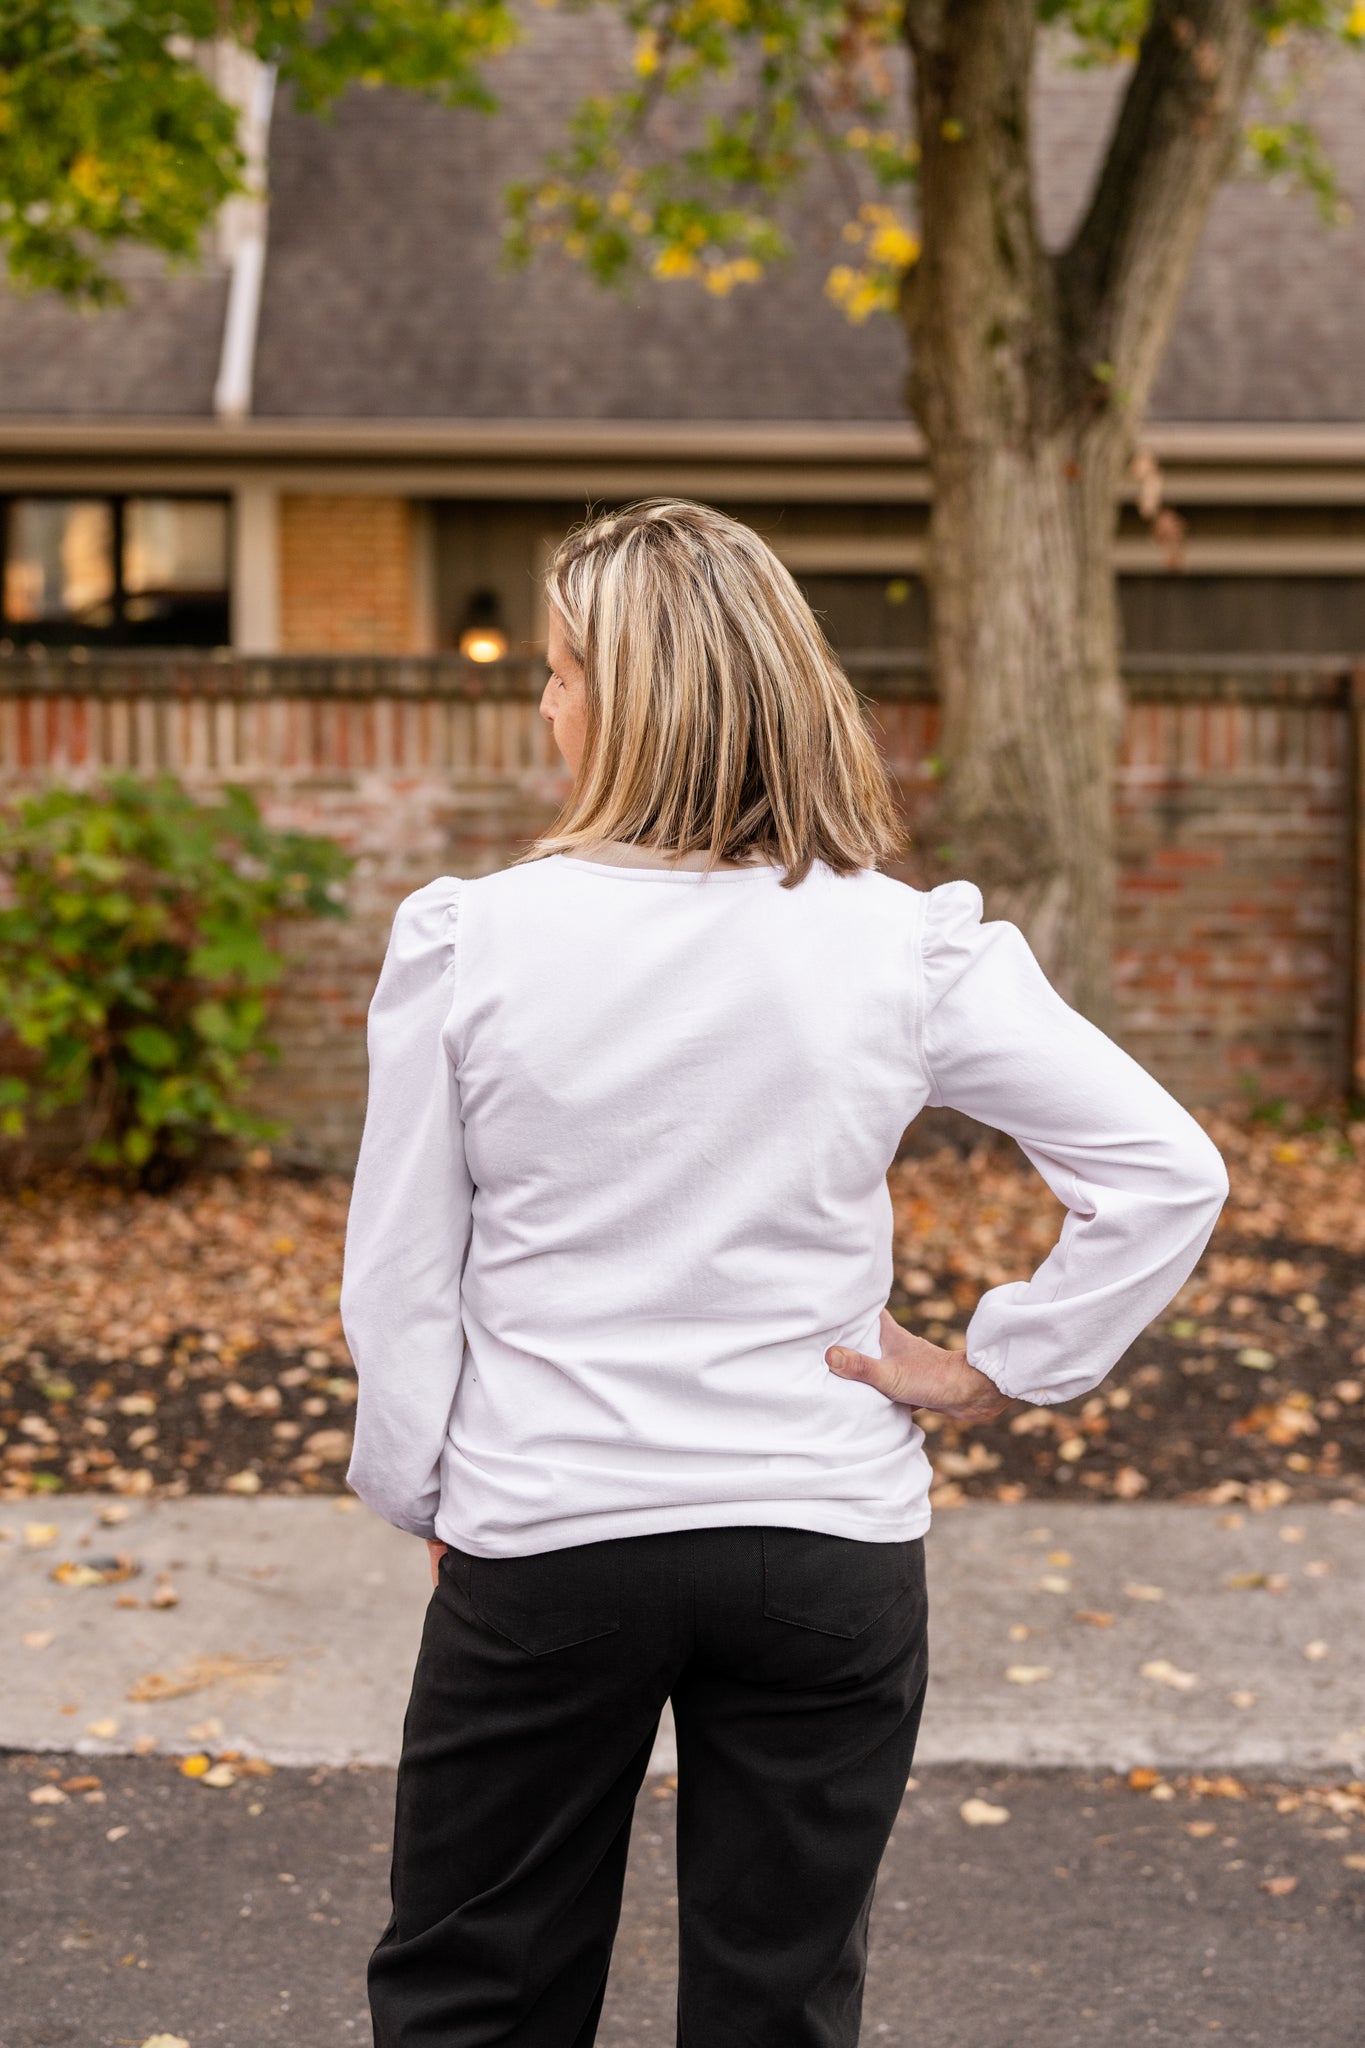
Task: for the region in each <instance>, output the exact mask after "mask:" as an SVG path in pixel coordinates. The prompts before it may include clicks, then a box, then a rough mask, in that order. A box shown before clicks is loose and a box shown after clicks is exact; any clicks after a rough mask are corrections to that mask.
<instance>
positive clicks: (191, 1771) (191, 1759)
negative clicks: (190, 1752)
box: [180, 1751, 212, 1778]
mask: <svg viewBox="0 0 1365 2048" xmlns="http://www.w3.org/2000/svg"><path fill="white" fill-rule="evenodd" d="M211 1766H212V1759H211V1758H209V1757H206V1756H205V1755H204V1754H203V1753H202V1751H201V1752H200V1753H199V1754H198V1755H197V1756H185V1757H182V1758H181V1759H180V1772H181V1776H182V1777H186V1778H202V1777H204V1776H205V1774H206V1773H207V1772H208V1771H209V1769H210V1768H211Z"/></svg>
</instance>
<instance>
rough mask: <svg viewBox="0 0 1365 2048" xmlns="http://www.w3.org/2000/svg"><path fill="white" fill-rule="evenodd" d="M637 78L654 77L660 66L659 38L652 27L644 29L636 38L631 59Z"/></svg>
mask: <svg viewBox="0 0 1365 2048" xmlns="http://www.w3.org/2000/svg"><path fill="white" fill-rule="evenodd" d="M631 66H632V69H633V70H634V72H635V75H636V77H637V78H652V77H653V75H654V73H655V72H656V71H657V70H658V68H659V38H658V35H657V34H656V32H655V31H654V30H653V29H652V28H647V29H643V30H642V31H641V33H640V35H639V37H638V38H637V39H636V44H635V55H634V57H633V58H632V60H631Z"/></svg>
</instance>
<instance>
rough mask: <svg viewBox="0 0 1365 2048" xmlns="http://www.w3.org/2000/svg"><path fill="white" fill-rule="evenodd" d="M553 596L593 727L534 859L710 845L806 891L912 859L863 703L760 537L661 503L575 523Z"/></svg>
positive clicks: (554, 571) (712, 516)
mask: <svg viewBox="0 0 1365 2048" xmlns="http://www.w3.org/2000/svg"><path fill="white" fill-rule="evenodd" d="M545 590H546V595H547V597H548V599H549V601H550V603H551V605H552V606H553V607H554V609H555V611H556V612H557V613H558V615H559V619H560V621H561V623H562V627H563V631H564V636H565V639H566V640H567V642H568V645H569V647H570V650H571V652H572V653H573V656H574V658H575V660H576V661H578V662H579V663H581V665H582V668H583V671H584V675H585V678H586V682H587V716H586V727H585V735H584V746H583V758H582V761H581V763H580V765H579V770H578V773H577V775H576V776H575V778H574V784H573V788H572V789H571V790H570V792H569V796H568V798H567V800H566V802H565V804H564V806H563V809H562V810H561V811H560V814H559V816H558V817H557V818H556V819H555V820H554V822H553V824H552V825H551V826H550V828H549V830H548V831H547V832H545V833H543V834H542V835H541V836H540V837H539V838H538V839H537V840H536V841H535V842H534V843H533V845H532V846H531V847H530V849H529V850H528V851H527V852H526V853H525V854H522V855H520V856H519V859H521V860H534V859H540V858H543V857H544V856H545V855H547V854H552V853H560V852H567V851H569V850H570V849H571V848H575V847H581V846H585V845H588V844H591V843H592V842H594V841H597V840H601V839H613V840H624V841H627V842H630V843H632V844H639V845H642V846H655V847H661V848H666V849H668V850H670V851H676V852H680V853H691V852H694V851H696V850H698V849H700V848H705V849H706V850H707V853H708V856H709V859H708V863H707V865H708V868H709V867H711V866H713V865H714V864H715V863H716V862H718V861H722V860H725V861H735V860H744V859H746V858H752V857H755V856H758V857H762V858H767V859H769V860H772V861H775V862H777V863H779V864H780V865H781V866H782V867H784V868H785V869H786V874H785V875H784V877H783V882H782V886H783V887H784V888H793V887H795V885H796V884H797V883H798V882H800V881H802V880H804V878H805V876H806V874H807V873H808V872H809V870H810V867H811V864H812V862H813V861H816V860H823V861H825V862H826V863H827V864H828V865H829V866H830V867H831V868H833V869H834V870H835V871H836V872H838V873H841V874H850V873H853V872H855V871H857V870H858V869H860V868H866V867H873V866H875V865H876V863H877V861H878V860H881V859H896V858H898V857H899V856H900V854H901V853H902V851H903V849H904V846H905V843H906V835H905V831H904V828H903V826H902V824H901V820H900V817H899V814H898V810H897V805H896V800H895V796H894V793H893V785H892V782H891V778H890V775H889V773H888V771H887V769H886V766H885V764H884V762H883V760H882V757H881V754H880V753H879V751H878V749H877V746H876V743H875V741H874V740H873V738H872V736H871V734H870V732H869V731H868V729H867V726H866V724H865V722H864V719H863V714H862V709H861V705H860V703H859V699H858V696H857V693H856V692H855V691H854V689H853V686H852V684H851V683H850V682H849V680H848V678H847V676H846V675H845V674H844V672H843V670H842V669H841V668H840V666H839V664H838V662H837V661H836V659H835V657H834V654H833V652H832V651H831V649H830V646H829V644H828V642H827V641H826V639H825V637H824V634H823V633H822V632H821V630H820V628H819V626H818V625H817V623H816V620H815V617H814V614H813V613H812V611H811V609H810V606H809V605H808V604H807V603H806V600H805V598H804V597H803V596H802V594H801V591H800V590H799V589H798V587H797V585H796V583H795V582H794V581H793V579H792V577H791V575H790V574H789V573H788V571H787V570H786V569H785V568H784V567H783V565H782V563H781V562H779V561H778V559H777V557H776V555H775V554H774V553H773V551H772V549H771V548H770V547H768V545H767V544H766V542H765V541H763V540H761V539H760V538H759V536H758V535H757V534H756V533H755V532H754V531H753V530H752V528H750V527H747V526H744V525H742V524H741V523H740V522H739V521H738V520H736V519H729V518H727V517H726V516H725V514H724V513H722V512H716V511H714V510H713V509H712V508H711V507H710V506H709V505H698V504H694V503H692V502H691V501H690V500H688V499H684V498H651V499H645V500H643V501H642V502H640V503H639V504H635V505H629V506H627V507H626V509H625V510H624V511H622V512H617V513H614V514H612V515H610V516H609V517H607V518H600V519H594V520H590V521H588V522H586V523H585V524H583V525H582V526H579V527H577V528H575V529H574V531H573V532H571V533H570V534H569V535H568V536H567V538H566V539H565V540H564V541H563V542H562V543H561V544H560V546H559V548H558V549H557V551H556V553H555V555H554V558H553V560H552V561H551V563H550V567H549V571H548V573H547V576H546V580H545ZM514 864H515V863H514Z"/></svg>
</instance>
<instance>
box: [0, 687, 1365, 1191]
mask: <svg viewBox="0 0 1365 2048" xmlns="http://www.w3.org/2000/svg"><path fill="white" fill-rule="evenodd" d="M860 686H861V687H863V688H865V689H867V690H870V691H871V690H875V691H876V692H877V694H878V699H879V701H878V702H877V703H876V705H875V709H874V713H873V722H874V726H875V729H876V731H877V733H878V737H879V740H880V743H881V745H882V747H883V749H884V751H885V753H886V756H887V759H888V761H889V763H890V765H891V767H892V769H893V771H894V772H895V774H896V775H897V777H898V779H899V781H900V782H901V784H902V787H903V788H904V789H905V791H906V795H907V800H908V808H909V810H910V812H911V814H912V815H913V813H914V809H915V793H916V789H917V787H920V788H922V787H923V786H924V775H925V768H924V764H925V760H926V757H927V756H928V755H930V754H932V752H933V749H934V740H935V729H936V723H937V713H936V708H935V706H934V704H933V703H932V701H931V700H930V698H929V696H928V693H927V691H926V689H925V687H924V684H923V682H922V680H921V679H919V678H916V677H914V676H901V677H893V676H890V675H882V676H879V677H878V678H877V680H876V681H875V682H872V681H869V679H868V678H861V679H860ZM1129 694H1130V708H1129V713H1128V720H1127V731H1126V738H1125V744H1124V749H1123V755H1122V760H1121V762H1120V766H1119V774H1118V786H1117V791H1116V798H1117V804H1118V815H1119V826H1120V843H1121V855H1122V878H1121V885H1120V898H1119V905H1118V919H1119V944H1118V953H1117V959H1116V971H1117V977H1118V987H1119V994H1120V1018H1121V1022H1120V1030H1119V1036H1120V1037H1121V1038H1122V1040H1123V1042H1124V1043H1125V1044H1126V1045H1127V1046H1128V1047H1129V1048H1130V1050H1132V1052H1133V1053H1134V1054H1135V1055H1136V1056H1137V1057H1138V1058H1139V1059H1141V1060H1142V1061H1143V1063H1144V1064H1145V1065H1148V1066H1150V1067H1151V1069H1152V1070H1153V1071H1154V1072H1155V1073H1157V1074H1158V1075H1159V1076H1160V1077H1161V1079H1162V1080H1163V1081H1165V1082H1166V1084H1167V1085H1168V1086H1169V1087H1171V1088H1172V1089H1173V1090H1174V1091H1175V1092H1176V1093H1177V1094H1178V1095H1180V1096H1181V1098H1182V1099H1183V1100H1185V1101H1188V1102H1192V1103H1193V1102H1205V1103H1213V1102H1218V1101H1222V1100H1227V1099H1235V1098H1237V1097H1238V1095H1239V1092H1240V1089H1239V1076H1240V1075H1242V1074H1247V1075H1250V1076H1252V1077H1254V1079H1255V1082H1256V1084H1257V1086H1258V1087H1259V1088H1260V1089H1261V1091H1262V1092H1263V1093H1265V1094H1267V1095H1272V1096H1273V1095H1287V1096H1291V1097H1295V1098H1298V1099H1301V1100H1314V1099H1321V1098H1324V1097H1327V1096H1330V1095H1333V1094H1336V1093H1339V1092H1340V1091H1341V1090H1342V1089H1343V1088H1344V1087H1345V1086H1346V1084H1347V1078H1348V1074H1349V1073H1350V1072H1351V1071H1352V1070H1353V1062H1354V1063H1355V1064H1354V1072H1355V1074H1356V1085H1357V1086H1358V1087H1361V1088H1362V1089H1365V1062H1362V1060H1361V1051H1362V1048H1361V1047H1360V1045H1359V1043H1358V1041H1359V1038H1360V1030H1359V1022H1358V1020H1359V1018H1360V1016H1361V1011H1362V1005H1361V1001H1360V976H1361V972H1362V965H1361V958H1360V954H1361V947H1360V929H1359V927H1360V920H1359V912H1358V905H1359V903H1360V900H1361V889H1362V885H1363V884H1365V875H1362V871H1361V857H1362V847H1361V832H1360V823H1359V821H1360V818H1361V815H1362V801H1361V799H1362V791H1361V787H1360V784H1361V752H1362V750H1361V747H1360V744H1359V737H1358V735H1359V727H1360V720H1361V716H1362V710H1361V702H1360V692H1359V691H1357V692H1356V694H1355V696H1354V697H1353V694H1352V689H1351V679H1350V678H1349V677H1348V676H1345V675H1342V674H1340V673H1338V672H1336V671H1334V670H1332V669H1330V668H1324V669H1321V670H1305V671H1302V672H1298V673H1293V674H1281V673H1278V672H1275V671H1271V670H1264V671H1258V670H1254V669H1248V670H1246V671H1243V672H1241V673H1236V674H1233V673H1227V672H1223V671H1210V672H1208V673H1204V674H1199V673H1189V672H1188V671H1179V672H1169V673H1167V672H1162V671H1152V672H1146V673H1134V674H1133V675H1132V676H1131V677H1130V679H1129ZM538 696H539V675H538V674H537V673H533V672H532V670H531V669H529V668H526V669H520V670H519V669H517V668H516V667H515V666H514V665H511V664H509V665H508V666H507V668H506V669H505V670H499V671H488V670H483V671H472V670H471V669H470V668H469V667H468V666H467V665H466V664H464V663H462V662H460V661H459V660H458V658H455V657H436V658H430V659H422V658H416V657H414V658H410V659H407V660H399V661H382V660H374V661H365V660H363V659H359V658H350V659H347V660H345V661H336V662H331V661H325V660H312V661H309V660H304V659H298V658H295V659H287V658H280V659H277V660H258V661H252V660H218V661H215V660H205V659H199V658H183V657H175V656H168V657H160V658H158V657H154V656H152V657H148V656H140V657H137V658H133V657H129V658H128V660H127V661H126V662H121V661H120V660H119V658H118V657H115V656H108V657H101V658H99V659H91V660H88V661H84V662H79V663H78V662H75V661H71V662H66V663H63V662H61V661H59V660H56V659H52V660H49V661H48V662H46V663H43V664H38V663H31V662H18V661H16V662H13V663H10V664H8V665H0V801H3V800H4V799H6V798H7V797H11V796H12V795H13V794H15V793H16V792H17V791H18V790H20V789H22V788H23V787H26V786H32V785H33V784H35V783H37V782H40V781H42V780H43V779H45V778H47V777H51V776H59V777H61V778H62V779H64V780H67V781H69V782H72V783H81V782H88V781H90V780H92V779H95V778H96V777H97V776H98V775H99V773H100V772H101V771H102V770H103V769H104V768H106V767H115V766H117V767H129V768H133V769H135V770H137V771H139V772H155V771H156V770H158V769H161V768H170V769H172V770H174V771H175V772H176V773H178V774H180V775H181V776H182V777H183V778H184V780H185V781H186V782H187V784H189V785H190V786H192V787H196V788H199V789H201V790H202V791H203V792H204V793H205V794H207V793H208V792H209V791H211V790H212V789H213V788H214V787H215V786H216V785H217V784H219V783H220V782H222V781H224V780H232V781H238V782H244V783H246V784H248V785H249V786H250V787H251V788H252V789H253V790H254V791H255V792H256V794H257V796H258V799H259V801H260V804H261V807H262V810H263V812H264V814H265V815H266V817H267V818H268V819H269V820H270V821H271V822H272V823H275V824H278V825H281V826H292V827H295V828H298V829H304V830H309V831H322V832H327V833H330V834H331V835H332V836H334V837H335V838H337V839H338V840H340V841H341V843H342V844H343V845H345V846H346V847H347V848H348V850H350V851H351V852H352V853H353V854H354V855H355V856H356V857H357V867H356V870H355V874H354V877H353V880H352V886H351V897H350V901H351V908H352V917H351V918H350V919H349V920H348V921H346V922H344V923H331V922H329V923H327V924H325V925H321V926H319V927H318V928H316V929H308V930H300V931H297V932H294V933H292V934H291V935H290V939H289V943H290V947H291V966H290V971H289V973H288V975H287V977H286V979H285V982H284V984H283V986H282V988H281V990H280V993H279V999H278V1007H277V1011H276V1016H275V1024H274V1035H275V1036H276V1037H277V1038H278V1039H279V1041H280V1043H281V1046H282V1049H283V1054H284V1057H283V1060H282V1062H281V1064H280V1065H279V1066H278V1067H276V1068H274V1069H269V1070H267V1071H266V1073H265V1074H264V1075H263V1077H262V1079H261V1081H260V1083H259V1084H258V1088H257V1097H256V1099H257V1101H258V1103H259V1106H260V1108H261V1109H262V1110H263V1111H265V1112H267V1113H269V1114H272V1115H279V1116H283V1117H287V1118H289V1119H290V1120H291V1121H292V1122H293V1123H294V1125H295V1140H294V1144H293V1146H292V1147H287V1148H282V1149H284V1150H285V1151H286V1152H292V1153H293V1154H294V1155H295V1156H300V1157H307V1158H313V1159H318V1160H321V1161H326V1162H329V1163H334V1164H341V1165H346V1164H348V1163H349V1162H350V1161H351V1160H352V1159H353V1158H354V1150H355V1145H356V1142H357V1140H358V1136H359V1130H360V1122H361V1117H362V1114H363V1108H364V1094H365V1044H364V1018H365V1010H366V1006H367V1004H368V1001H369V997H370V993H371V991H372V989H373V986H374V979H375V975H376V973H377V971H378V966H379V961H380V959H381V957H382V954H383V947H384V941H385V937H386V934H387V930H388V923H389V920H390V918H391V916H392V912H393V909H394V906H395V904H396V903H397V901H398V899H399V897H400V896H402V895H403V894H404V893H405V892H406V891H407V890H409V889H412V888H415V887H417V886H418V885H419V884H421V883H422V882H425V881H428V880H429V879H430V878H431V877H432V876H433V875H436V874H441V873H454V874H465V875H476V874H483V873H487V872H489V871H490V870H492V869H494V868H497V867H499V866H501V865H502V864H503V863H504V862H505V861H506V859H507V858H509V857H510V855H511V853H512V852H513V851H514V850H516V849H518V848H519V847H520V846H521V845H523V844H524V843H525V842H526V840H527V839H528V838H529V837H531V836H532V834H533V833H534V832H535V831H536V830H537V829H538V828H539V827H540V826H541V825H542V824H543V823H545V822H546V821H548V819H549V818H550V817H551V816H552V815H553V812H554V810H555V808H556V807H557V805H558V802H559V801H560V798H561V796H562V794H563V792H564V789H565V786H566V784H565V778H564V773H563V769H562V764H561V763H560V761H559V757H558V755H557V754H556V753H555V751H554V747H553V742H552V740H551V737H550V733H549V730H548V727H547V726H546V725H545V724H544V723H543V721H542V720H541V719H540V717H539V716H538V713H537V708H536V706H537V700H538ZM988 909H989V906H988Z"/></svg>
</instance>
